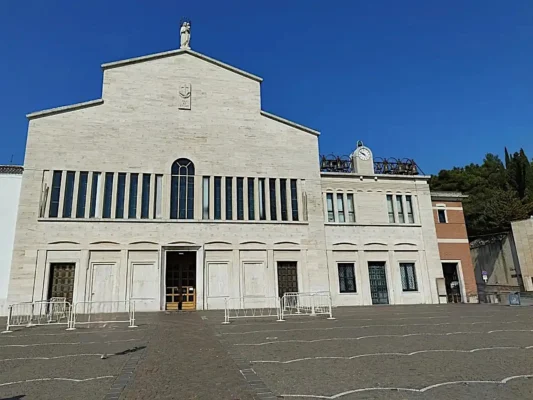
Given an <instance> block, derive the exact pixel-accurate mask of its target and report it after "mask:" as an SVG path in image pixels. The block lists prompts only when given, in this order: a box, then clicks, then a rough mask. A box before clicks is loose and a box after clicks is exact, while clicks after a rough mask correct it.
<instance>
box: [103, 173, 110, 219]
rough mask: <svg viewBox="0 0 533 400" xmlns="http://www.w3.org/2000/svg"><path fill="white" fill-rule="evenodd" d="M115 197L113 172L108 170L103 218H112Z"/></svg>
mask: <svg viewBox="0 0 533 400" xmlns="http://www.w3.org/2000/svg"><path fill="white" fill-rule="evenodd" d="M112 198H113V172H106V174H105V186H104V208H103V210H102V218H111V200H112Z"/></svg>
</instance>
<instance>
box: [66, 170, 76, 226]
mask: <svg viewBox="0 0 533 400" xmlns="http://www.w3.org/2000/svg"><path fill="white" fill-rule="evenodd" d="M75 177H76V173H75V172H74V171H68V172H67V178H66V180H65V195H64V196H63V218H70V217H71V215H72V200H73V197H74V178H75Z"/></svg>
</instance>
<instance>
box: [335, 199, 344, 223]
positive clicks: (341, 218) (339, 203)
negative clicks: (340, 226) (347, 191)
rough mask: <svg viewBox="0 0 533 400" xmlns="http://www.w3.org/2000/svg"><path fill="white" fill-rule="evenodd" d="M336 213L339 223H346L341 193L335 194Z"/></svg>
mask: <svg viewBox="0 0 533 400" xmlns="http://www.w3.org/2000/svg"><path fill="white" fill-rule="evenodd" d="M337 212H338V213H339V222H346V216H345V215H344V199H343V196H342V193H337Z"/></svg>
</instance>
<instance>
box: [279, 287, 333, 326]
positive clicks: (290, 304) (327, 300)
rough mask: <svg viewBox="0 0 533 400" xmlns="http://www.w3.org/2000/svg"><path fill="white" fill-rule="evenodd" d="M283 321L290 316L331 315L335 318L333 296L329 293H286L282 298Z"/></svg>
mask: <svg viewBox="0 0 533 400" xmlns="http://www.w3.org/2000/svg"><path fill="white" fill-rule="evenodd" d="M280 306H281V319H282V320H283V319H285V317H290V316H302V315H309V316H316V315H329V317H328V319H335V318H333V312H332V306H331V295H330V293H329V292H315V293H298V292H291V293H285V294H284V295H283V297H282V298H281V302H280Z"/></svg>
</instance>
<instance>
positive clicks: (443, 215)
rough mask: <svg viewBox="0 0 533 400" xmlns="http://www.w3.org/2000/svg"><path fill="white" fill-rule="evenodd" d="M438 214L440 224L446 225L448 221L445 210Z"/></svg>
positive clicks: (438, 211) (439, 211)
mask: <svg viewBox="0 0 533 400" xmlns="http://www.w3.org/2000/svg"><path fill="white" fill-rule="evenodd" d="M437 213H438V215H439V223H441V224H445V223H446V222H447V221H446V211H445V210H437Z"/></svg>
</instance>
